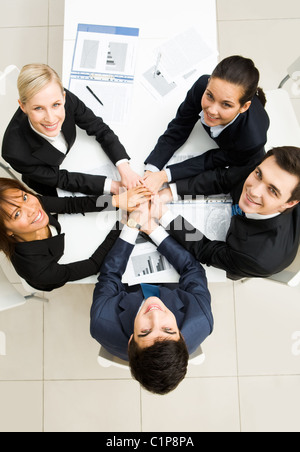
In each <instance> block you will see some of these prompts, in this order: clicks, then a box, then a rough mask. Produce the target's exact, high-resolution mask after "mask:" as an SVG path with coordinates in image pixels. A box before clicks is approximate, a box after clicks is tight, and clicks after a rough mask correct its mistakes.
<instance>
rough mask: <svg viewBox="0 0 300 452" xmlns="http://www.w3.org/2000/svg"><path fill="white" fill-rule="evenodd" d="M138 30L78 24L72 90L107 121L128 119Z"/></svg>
mask: <svg viewBox="0 0 300 452" xmlns="http://www.w3.org/2000/svg"><path fill="white" fill-rule="evenodd" d="M138 36H139V29H138V28H128V27H112V26H105V25H88V24H78V28H77V37H76V42H75V47H74V55H73V63H72V69H71V74H70V79H69V89H70V91H72V92H73V93H75V94H76V95H77V96H78V97H79V98H80V99H81V100H82V101H83V102H84V103H85V104H86V105H87V106H88V107H90V108H91V109H92V110H93V112H94V113H95V115H97V116H100V117H101V118H103V119H104V121H106V122H108V123H111V122H116V123H122V122H124V120H125V118H126V117H127V116H128V111H129V107H130V102H131V98H132V89H133V83H134V71H135V62H136V53H137V43H138Z"/></svg>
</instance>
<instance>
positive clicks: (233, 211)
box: [231, 204, 245, 217]
mask: <svg viewBox="0 0 300 452" xmlns="http://www.w3.org/2000/svg"><path fill="white" fill-rule="evenodd" d="M231 215H232V216H234V215H242V216H243V217H244V216H245V213H244V212H243V211H242V209H241V208H240V206H239V205H238V204H232V207H231Z"/></svg>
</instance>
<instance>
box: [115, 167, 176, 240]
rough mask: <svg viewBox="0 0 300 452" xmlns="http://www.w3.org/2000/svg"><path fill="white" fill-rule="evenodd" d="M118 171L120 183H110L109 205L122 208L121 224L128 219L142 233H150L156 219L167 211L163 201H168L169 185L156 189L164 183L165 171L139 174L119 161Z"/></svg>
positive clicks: (169, 200)
mask: <svg viewBox="0 0 300 452" xmlns="http://www.w3.org/2000/svg"><path fill="white" fill-rule="evenodd" d="M118 170H119V172H120V175H121V182H116V181H114V182H113V185H112V193H113V205H114V206H115V207H119V208H120V209H121V210H122V211H123V222H124V223H127V220H128V219H129V218H132V219H133V220H134V221H135V222H136V223H138V224H139V225H140V226H141V230H142V231H143V232H145V233H146V234H151V232H153V231H154V229H156V228H157V226H158V223H157V220H159V219H160V218H161V217H162V215H163V214H164V213H165V212H166V211H167V210H168V208H167V206H166V204H167V203H168V202H171V201H172V193H171V190H170V189H169V188H164V189H162V190H160V189H161V187H162V186H163V184H164V183H165V182H167V177H166V173H165V171H159V172H157V173H152V172H150V171H146V172H145V175H144V176H143V177H142V176H139V175H138V174H137V173H135V172H134V171H133V170H132V169H131V168H130V165H129V163H122V164H121V165H120V166H119V167H118Z"/></svg>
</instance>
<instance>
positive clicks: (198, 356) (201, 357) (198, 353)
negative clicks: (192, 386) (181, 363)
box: [189, 345, 205, 366]
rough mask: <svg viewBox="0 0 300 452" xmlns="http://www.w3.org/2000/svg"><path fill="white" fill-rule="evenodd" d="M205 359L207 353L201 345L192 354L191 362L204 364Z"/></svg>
mask: <svg viewBox="0 0 300 452" xmlns="http://www.w3.org/2000/svg"><path fill="white" fill-rule="evenodd" d="M204 361H205V354H204V353H203V350H202V347H201V345H199V347H198V348H197V350H195V351H194V353H192V354H191V355H190V359H189V364H193V365H194V366H199V365H200V364H203V363H204Z"/></svg>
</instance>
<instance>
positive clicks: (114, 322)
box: [91, 203, 213, 394]
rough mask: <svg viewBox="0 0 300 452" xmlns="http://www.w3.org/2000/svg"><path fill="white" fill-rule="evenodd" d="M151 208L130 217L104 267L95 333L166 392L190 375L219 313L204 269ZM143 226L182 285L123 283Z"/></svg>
mask: <svg viewBox="0 0 300 452" xmlns="http://www.w3.org/2000/svg"><path fill="white" fill-rule="evenodd" d="M148 212H149V210H148V203H147V204H144V207H143V208H142V207H141V210H140V211H136V212H133V213H132V214H131V215H130V218H129V220H128V223H127V225H125V226H124V228H123V230H122V232H121V235H120V237H119V239H118V240H117V241H116V243H115V245H114V247H113V248H112V250H111V252H110V253H109V254H108V255H107V257H106V259H105V261H104V263H103V265H102V267H101V269H100V276H99V279H98V283H97V284H96V287H95V291H94V297H93V305H92V308H91V335H92V336H93V337H94V338H95V339H96V340H97V341H98V342H99V343H100V344H101V345H102V346H103V347H104V348H105V349H107V350H108V351H109V352H110V353H112V354H113V355H115V356H118V357H120V358H122V359H124V360H129V364H130V368H131V373H132V376H133V377H134V378H135V379H136V380H138V381H139V382H140V383H141V384H142V386H143V387H144V388H146V389H147V390H149V391H151V392H154V393H157V394H166V393H168V392H169V391H171V390H173V389H175V388H176V387H177V385H178V384H179V383H180V381H182V379H183V378H184V376H185V374H186V370H187V364H188V358H189V354H191V353H193V352H194V351H195V350H196V349H197V348H198V347H199V345H200V344H201V343H202V342H203V341H204V340H205V338H206V337H207V336H208V335H210V334H211V332H212V329H213V316H212V312H211V299H210V294H209V291H208V288H207V281H206V276H205V271H204V269H203V267H202V266H201V265H200V264H199V262H197V261H196V259H195V258H194V257H193V256H192V255H191V254H190V253H189V252H187V251H186V250H185V249H184V248H183V247H182V246H181V245H179V244H178V243H177V242H176V241H175V240H174V239H172V238H171V237H169V236H168V234H167V233H166V231H164V229H163V228H162V227H160V226H158V225H157V223H156V222H154V221H153V220H151V221H150V222H149V223H148ZM141 227H143V230H144V231H145V233H147V234H148V235H149V237H150V238H151V239H152V241H153V242H154V243H155V244H156V245H157V246H158V248H157V249H158V251H159V252H160V253H161V254H162V255H164V256H165V257H166V258H167V260H168V261H169V262H170V263H171V264H172V265H173V266H174V267H175V269H176V270H177V272H178V273H179V275H180V280H179V284H162V285H160V286H149V285H135V286H131V287H128V286H127V285H126V284H123V283H122V275H123V273H124V272H125V269H126V266H127V263H128V259H129V257H130V255H131V252H132V250H133V248H134V245H135V241H136V238H137V236H138V234H139V229H140V228H141Z"/></svg>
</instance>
